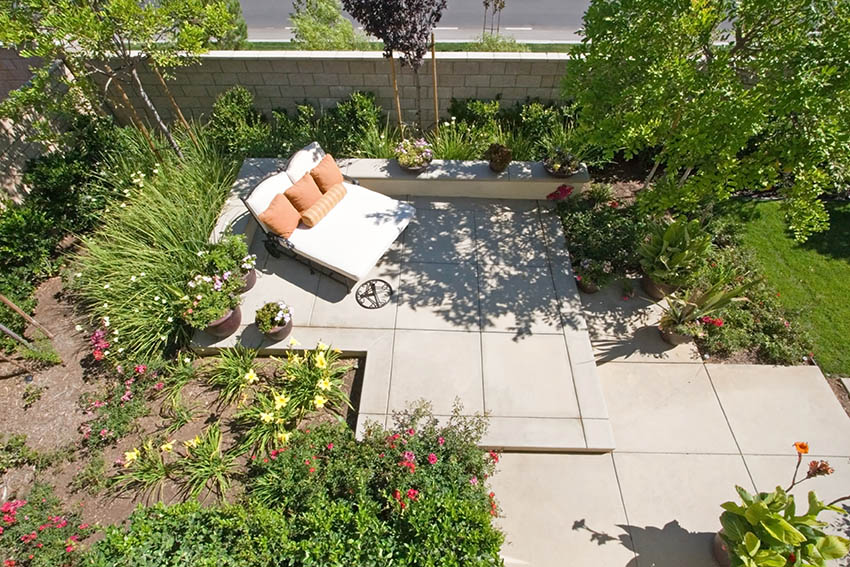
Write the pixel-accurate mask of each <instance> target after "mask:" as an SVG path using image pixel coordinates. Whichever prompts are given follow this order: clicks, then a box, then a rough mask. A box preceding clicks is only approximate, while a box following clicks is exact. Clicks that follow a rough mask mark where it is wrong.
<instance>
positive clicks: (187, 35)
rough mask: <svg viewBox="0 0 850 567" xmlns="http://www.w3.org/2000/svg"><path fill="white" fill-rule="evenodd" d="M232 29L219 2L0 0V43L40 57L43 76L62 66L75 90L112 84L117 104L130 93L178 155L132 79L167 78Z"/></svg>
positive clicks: (34, 94)
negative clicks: (156, 74)
mask: <svg viewBox="0 0 850 567" xmlns="http://www.w3.org/2000/svg"><path fill="white" fill-rule="evenodd" d="M231 27H232V16H231V14H230V13H229V12H228V10H227V5H226V4H225V2H223V1H211V0H0V43H2V44H3V45H6V46H10V47H13V48H15V49H17V50H18V51H19V52H20V54H21V55H23V56H25V57H40V58H41V59H42V61H43V62H44V63H43V64H44V66H45V68H48V67H49V66H50V65H52V62H53V61H54V60H56V59H59V60H61V61H62V62H63V63H64V64H65V66H66V67H67V68H68V70H69V71H70V73H71V74H72V75H73V77H72V79H71V82H73V83H75V84H79V83H80V82H84V81H87V80H89V79H93V78H95V77H96V76H100V77H101V82H102V83H104V84H105V85H106V89H108V88H109V87H110V85H111V84H112V83H113V82H114V83H117V85H118V87H119V88H120V93H121V94H122V97H123V96H125V95H124V93H125V91H124V88H123V87H122V86H121V85H122V84H124V85H126V86H127V87H128V88H130V89H133V90H135V92H136V93H137V94H138V95H139V97H140V98H141V100H142V102H143V104H144V107H145V109H146V111H147V113H148V114H149V116H150V117H151V120H152V121H153V122H154V123H155V124H156V126H157V127H158V128H159V129H160V130H161V131H162V133H163V135H164V136H165V137H166V139H167V140H168V142H169V143H170V145H171V146H172V148H173V149H174V151H175V152H177V153H178V155H179V154H181V152H180V147H179V146H178V144H177V142H176V141H175V139H174V137H173V136H172V135H171V132H170V130H169V128H168V126H167V125H166V123H165V121H164V120H163V119H162V116H161V113H160V112H159V110H158V109H157V107H156V105H155V104H154V102H153V101H152V100H151V98H150V96H149V95H148V93H147V90H146V89H145V87H144V85H143V84H142V81H141V79H140V77H139V72H138V71H139V69H140V68H141V67H142V66H143V65H145V64H151V65H152V66H154V68H155V69H157V70H162V72H164V73H167V72H168V71H169V70H171V69H174V68H175V67H178V66H181V65H185V64H188V63H190V62H193V61H195V60H196V59H197V57H198V55H200V54H201V53H203V52H205V51H206V50H207V49H208V46H209V44H210V43H211V42H212V41H213V40H214V39H215V38H219V37H222V36H224V35H225V34H227V33H228V32H229V31H230V29H231ZM88 92H91V89H88ZM30 96H31V97H37V96H38V93H37V92H30ZM19 98H21V99H23V98H26V97H19ZM131 110H132V112H133V113H135V110H134V109H132V108H131Z"/></svg>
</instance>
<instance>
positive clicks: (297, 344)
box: [289, 337, 301, 347]
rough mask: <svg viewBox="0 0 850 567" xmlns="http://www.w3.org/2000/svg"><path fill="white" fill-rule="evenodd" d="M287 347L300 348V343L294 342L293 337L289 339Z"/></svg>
mask: <svg viewBox="0 0 850 567" xmlns="http://www.w3.org/2000/svg"><path fill="white" fill-rule="evenodd" d="M289 346H291V347H297V346H301V343H299V342H298V341H297V340H295V337H292V338H291V339H289Z"/></svg>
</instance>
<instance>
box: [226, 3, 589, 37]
mask: <svg viewBox="0 0 850 567" xmlns="http://www.w3.org/2000/svg"><path fill="white" fill-rule="evenodd" d="M241 3H242V14H243V16H244V17H245V22H246V23H247V24H248V39H250V40H251V41H281V40H287V39H289V38H291V37H292V30H291V23H290V21H289V14H290V13H291V12H293V7H292V2H291V1H289V0H241ZM589 4H590V0H533V1H524V2H520V1H517V0H506V1H505V9H504V10H502V17H501V33H502V34H505V35H510V36H513V37H515V38H516V39H517V40H520V41H529V42H541V43H548V42H569V41H576V40H578V39H580V36H578V35H577V34H576V32H577V31H578V29H579V28H581V21H582V16H583V15H584V11H585V10H586V9H587V6H588V5H589ZM483 23H484V6H483V4H482V2H481V0H448V6H447V8H446V11H445V12H444V13H443V18H442V20H441V21H440V25H439V26H438V27H437V29H436V30H435V35H436V38H437V41H468V40H473V39H475V38H476V37H478V36H480V35H481V31H482V25H483ZM355 25H356V24H355Z"/></svg>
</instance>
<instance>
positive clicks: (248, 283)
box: [239, 268, 257, 293]
mask: <svg viewBox="0 0 850 567" xmlns="http://www.w3.org/2000/svg"><path fill="white" fill-rule="evenodd" d="M255 283H257V270H255V269H254V268H251V271H250V272H248V273H247V274H245V287H243V288H242V289H241V290H239V293H245V292H246V291H248V290H249V289H251V288H252V287H254V284H255Z"/></svg>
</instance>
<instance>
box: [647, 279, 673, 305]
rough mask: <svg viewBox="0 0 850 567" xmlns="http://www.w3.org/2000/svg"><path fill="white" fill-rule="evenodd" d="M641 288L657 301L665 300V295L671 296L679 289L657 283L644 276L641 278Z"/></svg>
mask: <svg viewBox="0 0 850 567" xmlns="http://www.w3.org/2000/svg"><path fill="white" fill-rule="evenodd" d="M640 286H641V287H642V288H643V291H645V292H646V295H648V296H649V297H651V298H652V299H654V300H656V301H660V300H662V299H664V296H665V295H670V294H671V293H673V292H674V291H676V290H677V289H679V288H677V287H676V286H672V285H667V284H665V283H660V282H656V281H655V280H653V279H652V278H651V277H649V276H643V277H642V278H641V280H640Z"/></svg>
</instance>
